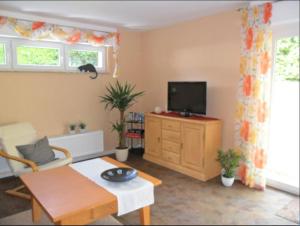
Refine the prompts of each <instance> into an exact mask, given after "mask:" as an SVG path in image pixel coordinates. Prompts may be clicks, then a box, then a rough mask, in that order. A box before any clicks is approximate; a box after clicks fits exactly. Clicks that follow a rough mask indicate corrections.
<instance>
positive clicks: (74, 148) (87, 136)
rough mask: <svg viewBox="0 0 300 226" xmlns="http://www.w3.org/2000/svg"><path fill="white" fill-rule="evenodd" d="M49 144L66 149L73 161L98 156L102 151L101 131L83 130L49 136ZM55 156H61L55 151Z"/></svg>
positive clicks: (61, 154)
mask: <svg viewBox="0 0 300 226" xmlns="http://www.w3.org/2000/svg"><path fill="white" fill-rule="evenodd" d="M49 143H50V145H53V146H58V147H62V148H66V149H68V150H69V151H70V152H71V154H72V157H73V159H74V161H80V160H83V159H87V158H91V157H94V156H97V155H98V156H99V155H100V154H101V152H103V150H104V148H103V131H100V130H99V131H93V132H85V133H79V134H72V135H64V136H58V137H51V138H49ZM55 155H56V157H58V158H59V157H61V156H63V153H61V152H55Z"/></svg>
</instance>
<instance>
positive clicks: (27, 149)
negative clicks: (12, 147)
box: [16, 137, 55, 165]
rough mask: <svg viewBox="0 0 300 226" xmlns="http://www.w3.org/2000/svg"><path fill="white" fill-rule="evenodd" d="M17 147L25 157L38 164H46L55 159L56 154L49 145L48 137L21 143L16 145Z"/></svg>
mask: <svg viewBox="0 0 300 226" xmlns="http://www.w3.org/2000/svg"><path fill="white" fill-rule="evenodd" d="M16 148H17V150H18V151H19V152H21V154H22V155H23V156H24V158H25V159H28V160H31V161H33V162H35V163H36V164H37V165H44V164H46V163H48V162H51V161H54V159H55V154H54V152H53V151H52V148H51V147H50V146H49V141H48V138H47V137H44V138H42V139H40V140H38V141H37V142H36V143H34V144H26V145H20V146H16Z"/></svg>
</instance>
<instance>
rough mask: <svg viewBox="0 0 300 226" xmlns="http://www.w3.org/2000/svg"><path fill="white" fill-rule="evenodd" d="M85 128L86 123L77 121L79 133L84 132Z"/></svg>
mask: <svg viewBox="0 0 300 226" xmlns="http://www.w3.org/2000/svg"><path fill="white" fill-rule="evenodd" d="M85 130H86V124H85V123H84V122H81V123H79V131H80V133H84V132H85Z"/></svg>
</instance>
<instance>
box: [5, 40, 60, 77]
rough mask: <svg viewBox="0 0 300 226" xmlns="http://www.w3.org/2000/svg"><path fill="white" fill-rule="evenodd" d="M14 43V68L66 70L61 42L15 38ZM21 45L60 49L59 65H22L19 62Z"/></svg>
mask: <svg viewBox="0 0 300 226" xmlns="http://www.w3.org/2000/svg"><path fill="white" fill-rule="evenodd" d="M11 44H12V69H14V70H17V71H45V72H47V71H59V72H61V71H64V46H63V45H62V44H60V43H55V42H48V41H31V40H24V39H14V40H12V41H11ZM19 46H31V47H38V48H43V47H44V48H55V49H58V50H59V66H55V65H53V66H51V65H47V66H43V65H20V64H18V54H17V48H18V47H19Z"/></svg>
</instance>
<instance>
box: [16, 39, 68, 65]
mask: <svg viewBox="0 0 300 226" xmlns="http://www.w3.org/2000/svg"><path fill="white" fill-rule="evenodd" d="M13 53H14V54H13V67H14V68H15V69H21V70H24V69H25V70H26V69H27V70H54V71H61V70H63V69H64V65H63V46H62V45H60V44H56V43H50V42H32V41H23V40H21V41H20V40H18V41H14V42H13Z"/></svg>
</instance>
